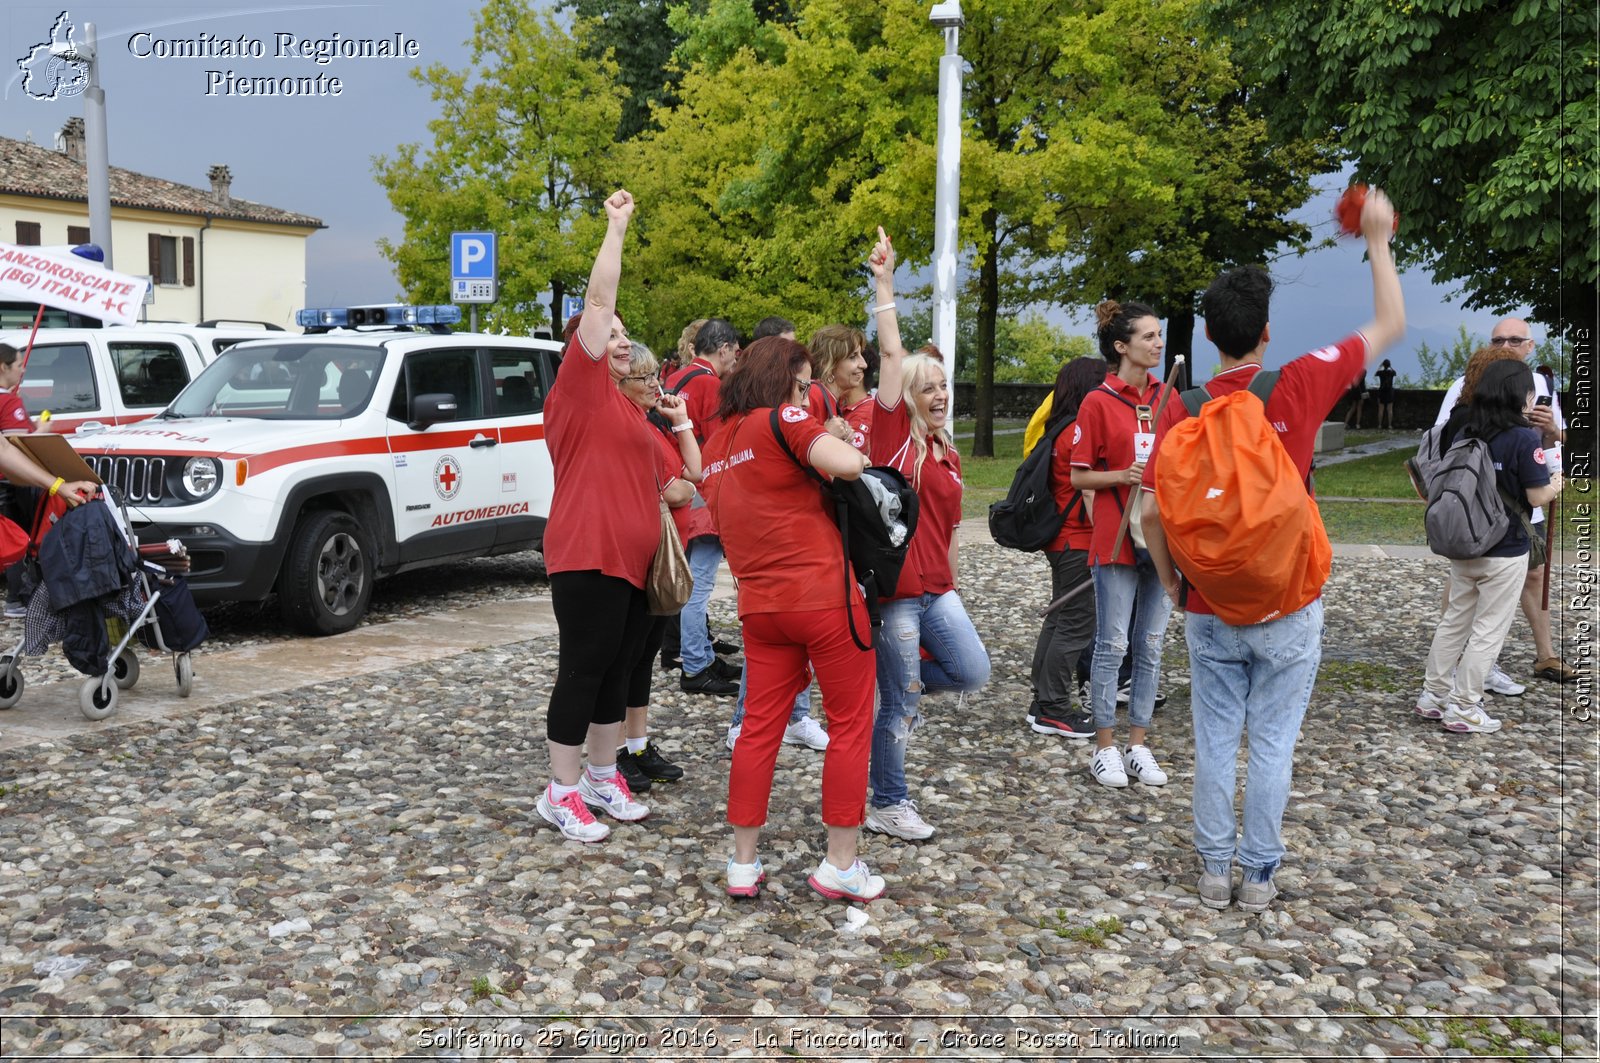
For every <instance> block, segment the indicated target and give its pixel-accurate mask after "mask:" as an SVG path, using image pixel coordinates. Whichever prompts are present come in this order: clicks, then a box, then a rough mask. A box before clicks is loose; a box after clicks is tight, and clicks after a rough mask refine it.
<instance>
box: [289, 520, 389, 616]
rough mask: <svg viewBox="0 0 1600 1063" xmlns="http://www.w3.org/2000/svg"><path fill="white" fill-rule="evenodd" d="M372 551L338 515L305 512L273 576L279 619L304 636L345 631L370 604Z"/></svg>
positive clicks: (352, 523) (364, 537)
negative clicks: (278, 571)
mask: <svg viewBox="0 0 1600 1063" xmlns="http://www.w3.org/2000/svg"><path fill="white" fill-rule="evenodd" d="M372 568H373V557H372V547H371V545H370V544H369V543H368V541H367V535H366V533H365V532H363V531H362V530H361V526H360V525H359V524H357V523H356V522H355V520H354V519H353V518H351V517H350V516H349V515H347V514H344V513H337V512H328V511H322V512H316V513H310V514H307V515H306V516H305V517H304V518H302V519H301V521H300V525H299V527H297V528H296V529H295V533H294V540H293V542H291V543H290V544H289V553H288V554H287V555H286V556H285V557H284V562H283V572H282V574H281V575H280V576H279V578H278V603H279V607H280V609H281V610H282V612H283V618H284V620H285V621H287V622H288V623H289V625H290V626H292V627H293V628H294V629H295V630H297V631H300V632H302V633H304V634H307V635H337V634H339V633H340V632H341V631H349V630H350V629H351V628H353V627H355V626H356V625H357V624H359V623H360V622H361V618H362V617H364V616H366V615H367V603H368V602H370V601H371V600H372V581H373V574H372Z"/></svg>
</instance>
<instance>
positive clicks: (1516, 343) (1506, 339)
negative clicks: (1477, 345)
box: [1489, 336, 1533, 347]
mask: <svg viewBox="0 0 1600 1063" xmlns="http://www.w3.org/2000/svg"><path fill="white" fill-rule="evenodd" d="M1532 341H1533V337H1532V336H1496V337H1495V338H1494V339H1492V340H1490V341H1489V346H1491V347H1520V346H1522V345H1523V344H1524V343H1531V342H1532Z"/></svg>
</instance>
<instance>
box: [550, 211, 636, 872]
mask: <svg viewBox="0 0 1600 1063" xmlns="http://www.w3.org/2000/svg"><path fill="white" fill-rule="evenodd" d="M605 209H606V235H605V239H604V241H602V242H601V244H600V251H599V253H598V254H596V256H595V260H594V270H593V272H592V273H590V275H589V286H588V287H587V288H586V289H585V302H584V309H583V312H582V313H580V314H578V315H576V316H575V317H574V318H573V319H572V320H571V321H568V322H567V327H566V330H565V334H566V336H567V349H566V351H565V352H564V355H563V357H562V360H561V368H560V370H559V371H558V372H557V373H556V381H555V384H554V385H553V386H552V387H551V388H550V394H549V396H548V397H547V398H546V399H545V405H544V426H545V441H546V444H547V445H548V446H549V448H550V462H551V465H552V466H553V467H554V470H555V491H554V493H553V495H552V497H551V500H550V518H549V521H548V522H547V524H546V525H545V533H544V560H545V571H547V572H548V573H549V574H550V600H551V605H552V606H553V607H554V610H555V615H556V626H557V628H558V629H559V632H560V651H559V658H558V662H557V666H556V681H555V685H554V686H553V687H552V688H551V690H550V705H549V708H548V710H547V712H546V738H547V740H548V746H549V750H550V775H551V780H550V785H549V786H548V787H546V788H545V790H544V791H543V792H542V793H540V795H539V801H538V806H537V807H538V810H539V815H540V816H542V817H543V818H544V819H546V820H548V821H549V822H550V823H552V824H554V825H555V827H556V829H557V830H559V831H561V833H562V834H563V835H564V836H566V837H568V838H571V839H572V840H574V841H580V842H598V841H601V840H602V839H604V838H605V837H606V835H608V834H610V833H611V830H610V828H609V827H607V826H606V825H605V824H603V823H600V822H598V821H597V820H596V819H595V818H594V815H593V813H592V812H590V811H589V809H590V808H591V807H593V808H598V809H600V810H601V811H603V812H605V813H606V814H607V815H609V816H611V817H612V818H614V819H618V820H638V819H643V818H644V817H645V816H647V815H649V814H650V810H649V809H648V808H646V807H645V806H644V805H642V804H640V803H639V802H637V801H635V800H634V799H633V794H632V792H631V791H630V790H629V789H628V784H627V781H626V780H625V779H623V778H622V776H621V775H620V774H618V772H617V739H618V737H619V736H620V734H621V731H622V719H623V715H624V712H625V710H626V707H627V691H628V677H629V675H630V673H631V672H632V670H633V666H634V663H635V661H637V660H638V656H639V649H640V647H641V646H643V645H644V638H645V634H646V632H647V631H648V630H649V628H650V617H649V613H648V611H647V609H646V605H645V595H644V581H645V575H646V573H647V572H648V571H649V569H650V561H651V559H652V558H653V557H654V556H655V552H656V544H657V542H658V541H659V539H660V535H661V508H660V501H659V499H660V493H659V487H658V485H657V482H656V477H657V473H658V471H659V469H660V448H659V446H658V445H657V443H656V441H655V440H654V439H652V438H651V432H652V429H651V428H650V426H649V424H648V423H647V422H646V421H645V419H644V414H643V413H641V412H640V410H639V407H637V406H635V405H634V404H633V403H631V402H629V401H628V399H627V398H626V397H625V396H624V395H623V394H622V392H621V391H619V390H618V389H617V381H618V380H620V379H621V378H622V377H624V376H626V375H627V373H628V360H629V356H630V353H631V350H632V347H631V345H630V344H629V342H628V330H627V329H626V328H625V327H624V326H623V324H622V319H621V318H619V317H617V316H616V312H615V309H614V308H615V306H616V300H617V284H618V281H619V280H620V278H621V275H622V241H623V237H624V235H625V234H626V233H627V231H628V220H629V219H630V218H631V217H632V216H633V197H632V196H631V195H629V194H628V193H627V192H625V191H619V192H615V193H613V194H612V195H611V197H610V198H609V199H607V200H606V202H605ZM585 749H587V751H588V754H589V766H588V768H585V767H584V766H583V754H584V751H585Z"/></svg>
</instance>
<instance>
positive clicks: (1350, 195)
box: [1333, 184, 1400, 236]
mask: <svg viewBox="0 0 1600 1063" xmlns="http://www.w3.org/2000/svg"><path fill="white" fill-rule="evenodd" d="M1366 202H1367V186H1366V185H1362V184H1354V185H1351V186H1350V187H1349V188H1347V189H1345V190H1344V195H1342V196H1340V197H1339V202H1338V203H1337V204H1335V205H1334V208H1333V217H1334V220H1335V221H1336V222H1338V225H1339V232H1341V233H1343V234H1344V235H1345V236H1360V235H1361V208H1362V207H1364V206H1365V205H1366ZM1394 231H1395V232H1399V231H1400V214H1399V212H1398V211H1396V212H1395V216H1394Z"/></svg>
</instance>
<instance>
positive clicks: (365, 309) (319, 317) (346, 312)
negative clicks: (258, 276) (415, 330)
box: [294, 305, 461, 331]
mask: <svg viewBox="0 0 1600 1063" xmlns="http://www.w3.org/2000/svg"><path fill="white" fill-rule="evenodd" d="M460 320H461V308H460V307H459V306H449V305H446V306H399V305H389V306H350V307H343V306H339V307H320V308H316V307H307V308H306V309H304V310H298V311H296V312H295V315H294V321H295V324H297V325H299V326H300V327H301V328H307V329H316V330H318V331H323V330H327V329H335V328H361V327H363V326H365V327H372V326H384V325H387V326H389V327H391V328H392V327H396V326H401V325H417V326H430V327H434V328H442V326H445V325H454V324H456V323H457V322H458V321H460Z"/></svg>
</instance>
